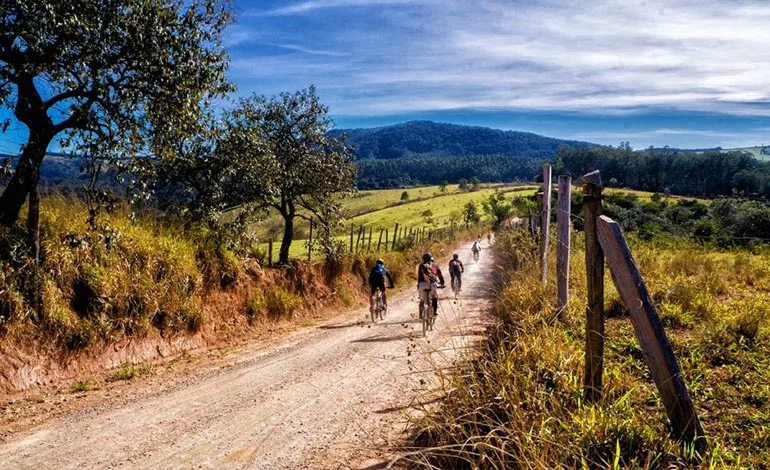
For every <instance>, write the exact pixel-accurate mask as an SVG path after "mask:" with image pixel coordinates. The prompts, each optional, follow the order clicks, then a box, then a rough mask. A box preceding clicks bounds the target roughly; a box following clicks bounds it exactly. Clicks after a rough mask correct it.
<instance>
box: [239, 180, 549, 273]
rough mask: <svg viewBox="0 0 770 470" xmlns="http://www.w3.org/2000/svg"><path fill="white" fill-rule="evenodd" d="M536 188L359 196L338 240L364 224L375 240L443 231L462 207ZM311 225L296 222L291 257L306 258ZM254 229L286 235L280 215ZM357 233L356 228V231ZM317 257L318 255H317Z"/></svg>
mask: <svg viewBox="0 0 770 470" xmlns="http://www.w3.org/2000/svg"><path fill="white" fill-rule="evenodd" d="M536 190H537V187H536V186H534V185H516V186H508V185H502V184H499V185H482V186H481V188H480V189H478V190H476V191H460V190H459V189H458V186H457V185H456V184H455V185H448V186H447V190H446V192H443V193H442V192H441V191H440V189H439V186H423V187H415V188H401V189H382V190H371V191H363V192H360V193H357V194H356V195H355V196H353V197H351V198H347V199H345V200H343V201H342V206H343V209H344V211H345V213H347V214H350V215H351V217H349V218H348V219H345V220H343V221H341V225H340V226H339V227H338V229H337V232H336V236H335V238H336V239H338V240H342V241H347V240H349V237H350V225H351V224H353V225H355V227H359V226H361V225H365V226H366V227H373V229H374V231H375V232H374V236H375V240H376V237H377V235H378V234H377V231H378V230H379V229H380V228H387V229H389V230H390V236H392V230H393V227H394V226H395V224H396V223H398V224H399V225H400V226H401V227H415V228H416V227H430V228H434V229H435V228H440V227H445V226H448V225H450V223H451V222H452V221H454V222H455V224H456V225H458V226H460V225H462V210H463V207H464V206H465V205H466V204H467V203H468V202H471V201H473V202H474V203H475V204H476V206H477V208H478V211H479V213H480V214H481V213H482V212H483V209H482V205H481V204H482V201H483V200H484V199H486V198H488V197H489V196H490V195H492V194H496V193H498V192H499V193H503V194H505V195H506V197H508V198H509V199H510V197H511V196H512V195H515V196H522V197H523V196H531V195H533V194H534V193H535V191H536ZM404 192H407V193H408V194H409V199H408V200H406V201H402V200H401V195H402V193H404ZM308 229H309V224H308V223H307V221H306V220H304V219H302V220H299V221H297V223H295V229H294V234H295V239H294V241H293V243H292V245H291V250H290V252H289V253H290V255H291V257H292V258H303V257H306V256H307V238H308ZM252 230H253V231H254V233H255V234H256V235H257V236H258V237H259V238H260V239H261V240H264V239H265V238H269V237H273V239H274V240H280V237H281V236H282V234H283V220H282V219H281V217H280V216H278V215H271V216H269V217H268V218H266V219H265V220H263V221H261V222H258V223H255V224H253V225H252ZM356 230H357V228H356ZM278 245H279V243H277V242H276V243H273V251H274V253H273V255H274V257H273V259H275V255H276V254H277V252H278ZM267 246H268V245H267V243H264V242H263V243H261V244H260V248H261V249H263V250H266V249H267ZM314 256H316V255H315V254H314Z"/></svg>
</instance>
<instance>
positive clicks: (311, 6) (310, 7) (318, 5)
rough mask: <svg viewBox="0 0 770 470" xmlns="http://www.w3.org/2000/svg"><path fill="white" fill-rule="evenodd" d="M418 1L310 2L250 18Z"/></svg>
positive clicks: (338, 0) (259, 13)
mask: <svg viewBox="0 0 770 470" xmlns="http://www.w3.org/2000/svg"><path fill="white" fill-rule="evenodd" d="M414 3H417V0H310V1H305V2H299V3H294V4H292V5H288V6H285V7H280V8H275V9H272V10H250V11H249V12H248V13H247V15H249V16H291V15H297V14H305V13H310V12H312V11H314V10H320V9H325V8H342V7H370V6H378V5H405V4H414Z"/></svg>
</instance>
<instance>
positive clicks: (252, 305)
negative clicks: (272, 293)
mask: <svg viewBox="0 0 770 470" xmlns="http://www.w3.org/2000/svg"><path fill="white" fill-rule="evenodd" d="M266 305H267V303H266V302H265V296H264V295H263V294H262V291H256V292H254V294H253V295H252V296H251V297H250V298H249V300H248V302H246V315H248V317H249V320H254V319H255V318H257V317H258V316H259V314H260V313H261V312H262V311H264V310H265V307H266Z"/></svg>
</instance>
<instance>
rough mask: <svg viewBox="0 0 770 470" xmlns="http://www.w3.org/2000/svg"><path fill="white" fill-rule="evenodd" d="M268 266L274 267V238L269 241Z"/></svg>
mask: <svg viewBox="0 0 770 470" xmlns="http://www.w3.org/2000/svg"><path fill="white" fill-rule="evenodd" d="M267 266H268V267H271V266H273V239H272V237H271V238H269V239H268V240H267Z"/></svg>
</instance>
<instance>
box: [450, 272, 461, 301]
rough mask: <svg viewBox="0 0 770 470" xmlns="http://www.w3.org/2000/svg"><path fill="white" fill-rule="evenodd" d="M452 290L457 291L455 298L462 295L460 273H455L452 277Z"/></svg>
mask: <svg viewBox="0 0 770 470" xmlns="http://www.w3.org/2000/svg"><path fill="white" fill-rule="evenodd" d="M452 292H454V293H455V300H457V299H458V298H459V297H460V274H459V273H458V274H457V275H455V277H454V279H452Z"/></svg>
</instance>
